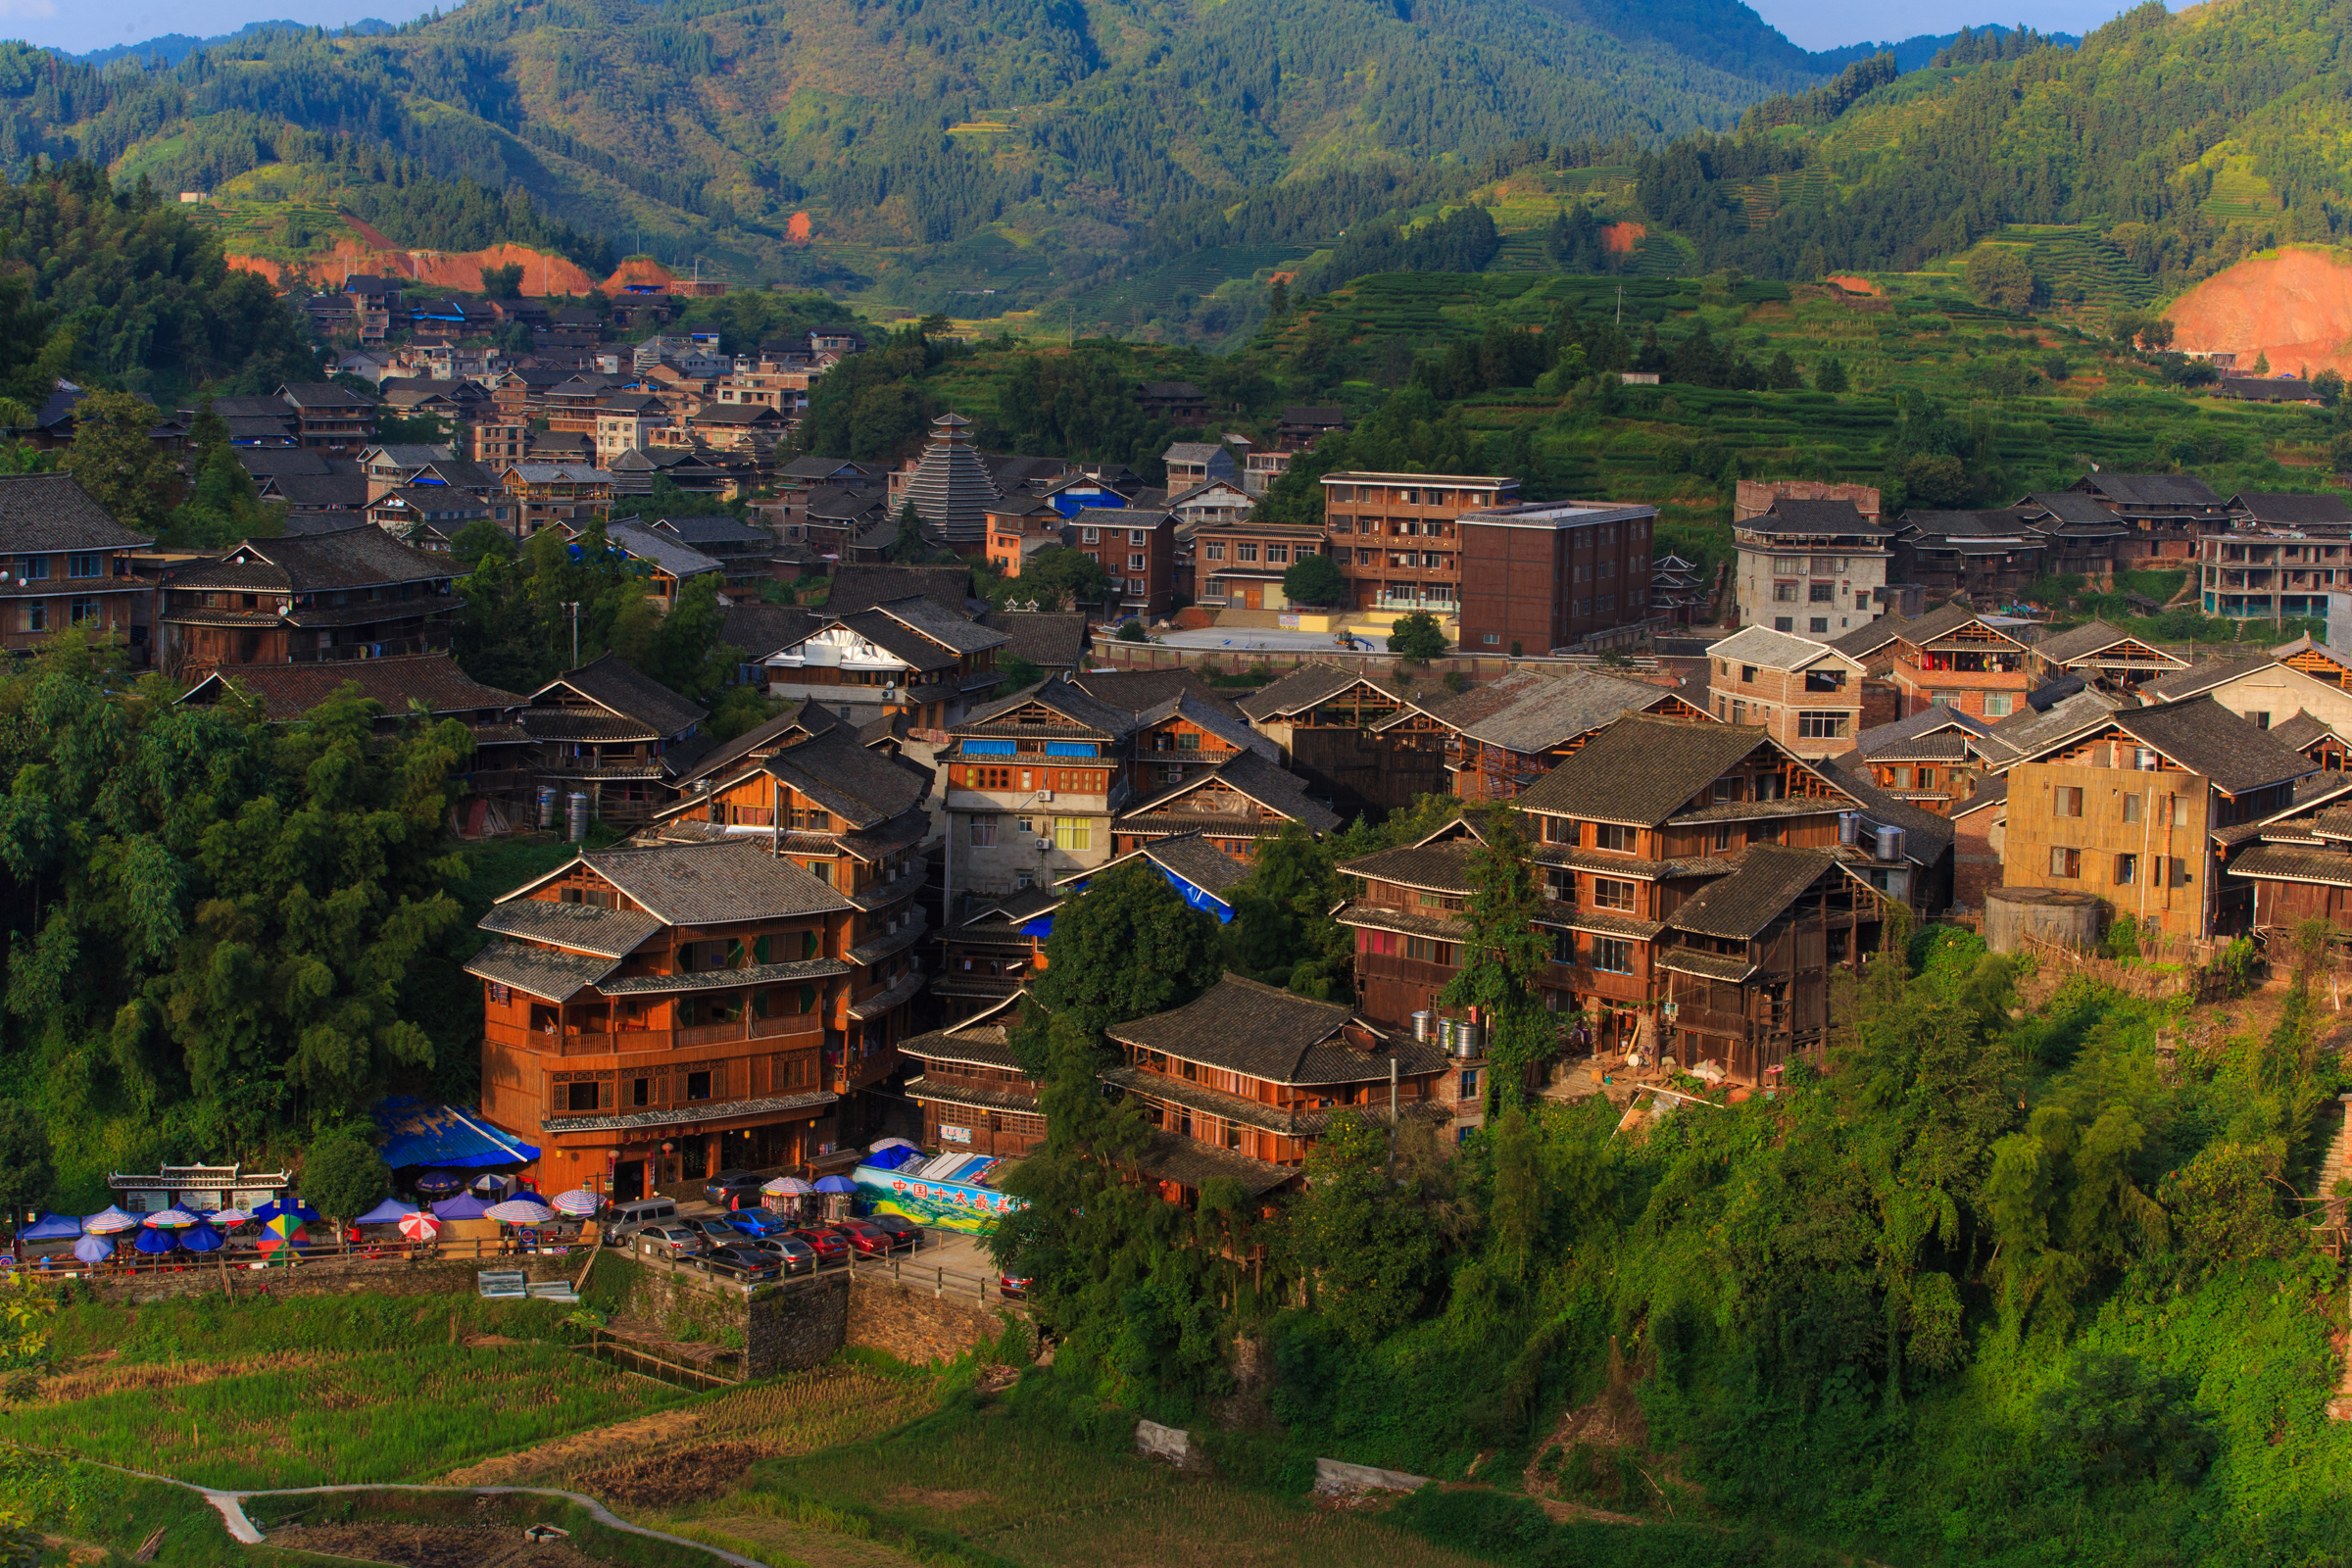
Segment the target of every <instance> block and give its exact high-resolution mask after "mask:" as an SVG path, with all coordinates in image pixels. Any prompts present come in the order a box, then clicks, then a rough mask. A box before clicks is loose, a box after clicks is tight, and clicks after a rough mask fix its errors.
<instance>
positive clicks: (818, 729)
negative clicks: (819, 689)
mask: <svg viewBox="0 0 2352 1568" xmlns="http://www.w3.org/2000/svg"><path fill="white" fill-rule="evenodd" d="M840 722H841V720H840V719H838V718H835V717H834V716H833V711H832V710H831V709H829V708H827V707H825V706H824V705H823V704H821V703H814V702H806V701H804V702H798V703H794V704H793V705H792V706H791V707H789V708H787V709H785V710H784V711H782V712H781V713H778V714H777V715H776V716H775V717H773V718H771V719H769V720H768V721H767V722H766V723H764V724H760V725H759V726H757V727H756V728H753V729H747V730H745V731H744V732H743V733H742V734H740V735H738V736H736V737H735V738H734V739H733V740H731V741H726V742H723V743H722V744H720V745H718V746H716V747H713V748H712V749H711V751H710V752H709V753H708V754H707V755H705V756H704V757H703V758H702V759H701V760H698V761H697V762H696V763H695V764H694V766H693V767H692V768H691V769H690V770H688V771H686V772H682V773H680V774H679V775H678V776H677V779H676V783H677V784H678V785H679V786H680V787H681V788H682V787H684V786H685V785H688V784H691V783H693V782H694V781H695V780H696V779H698V778H702V777H705V776H706V775H708V776H713V777H715V776H716V775H717V774H719V773H722V772H724V771H725V770H727V769H728V768H730V767H732V766H734V764H736V763H737V762H740V761H743V760H745V759H746V758H748V757H750V756H751V755H752V754H753V753H754V752H756V751H759V750H760V748H761V747H767V746H779V745H785V746H788V745H790V744H791V740H790V738H791V736H792V734H793V732H794V731H796V730H805V731H807V732H808V738H809V739H813V738H815V737H816V736H819V735H822V734H825V733H826V732H827V731H829V730H831V729H832V728H833V727H834V726H835V725H837V724H839V723H840Z"/></svg>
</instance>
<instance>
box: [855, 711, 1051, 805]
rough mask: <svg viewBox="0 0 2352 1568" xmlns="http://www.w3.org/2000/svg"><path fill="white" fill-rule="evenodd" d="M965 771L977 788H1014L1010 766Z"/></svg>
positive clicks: (971, 768)
mask: <svg viewBox="0 0 2352 1568" xmlns="http://www.w3.org/2000/svg"><path fill="white" fill-rule="evenodd" d="M845 716H846V715H845ZM963 772H964V779H965V782H967V783H969V784H970V785H971V787H972V788H974V789H976V790H1008V789H1010V788H1012V769H1011V768H1009V767H967V768H965V769H964V770H963Z"/></svg>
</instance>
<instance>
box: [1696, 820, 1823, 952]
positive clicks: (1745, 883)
mask: <svg viewBox="0 0 2352 1568" xmlns="http://www.w3.org/2000/svg"><path fill="white" fill-rule="evenodd" d="M1837 864H1838V860H1837V858H1836V857H1835V856H1832V855H1830V854H1829V853H1828V852H1826V851H1823V850H1794V849H1789V848H1788V847H1787V846H1785V845H1779V844H1758V845H1755V846H1753V847H1751V848H1750V849H1749V850H1748V852H1747V854H1746V855H1745V856H1744V857H1743V858H1741V859H1740V869H1738V870H1737V871H1734V872H1733V873H1732V874H1731V875H1730V876H1727V877H1724V878H1722V879H1720V880H1718V881H1714V882H1710V883H1708V884H1707V885H1706V886H1705V887H1703V888H1700V889H1699V890H1698V891H1697V892H1696V893H1694V894H1692V895H1691V897H1690V898H1689V899H1687V900H1685V901H1684V903H1683V906H1682V907H1681V908H1679V909H1677V910H1675V911H1674V913H1673V914H1672V915H1671V916H1669V917H1668V918H1667V921H1666V924H1667V926H1668V927H1669V928H1671V929H1673V930H1676V931H1691V932H1696V933H1697V934H1698V935H1700V936H1710V937H1735V938H1738V939H1740V940H1741V941H1749V940H1752V939H1753V938H1754V937H1755V936H1756V935H1757V933H1759V932H1761V931H1762V930H1763V929H1764V928H1765V927H1766V926H1768V925H1770V924H1772V922H1773V921H1774V920H1776V919H1778V918H1780V915H1781V911H1783V910H1784V909H1786V908H1788V907H1789V905H1790V904H1792V903H1794V902H1795V901H1796V897H1797V895H1798V894H1800V893H1802V892H1804V891H1805V889H1807V888H1809V887H1811V886H1812V885H1813V884H1814V883H1815V882H1816V881H1818V880H1819V879H1820V877H1821V874H1822V873H1823V872H1825V871H1828V870H1830V869H1832V868H1834V867H1835V866H1836V865H1837Z"/></svg>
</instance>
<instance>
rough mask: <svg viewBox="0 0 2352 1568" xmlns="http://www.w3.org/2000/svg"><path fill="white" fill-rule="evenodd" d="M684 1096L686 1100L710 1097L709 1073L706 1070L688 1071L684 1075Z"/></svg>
mask: <svg viewBox="0 0 2352 1568" xmlns="http://www.w3.org/2000/svg"><path fill="white" fill-rule="evenodd" d="M686 1098H687V1099H688V1100H709V1099H710V1098H711V1075H710V1074H709V1073H708V1072H690V1073H688V1074H687V1075H686Z"/></svg>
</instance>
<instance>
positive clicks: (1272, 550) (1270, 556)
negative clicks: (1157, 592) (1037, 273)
mask: <svg viewBox="0 0 2352 1568" xmlns="http://www.w3.org/2000/svg"><path fill="white" fill-rule="evenodd" d="M1290 560H1291V547H1290V546H1289V545H1268V546H1266V564H1267V565H1269V566H1283V565H1288V564H1290ZM1136 564H1138V565H1141V564H1143V563H1141V562H1138V563H1136ZM2266 727H2267V726H2266Z"/></svg>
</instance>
